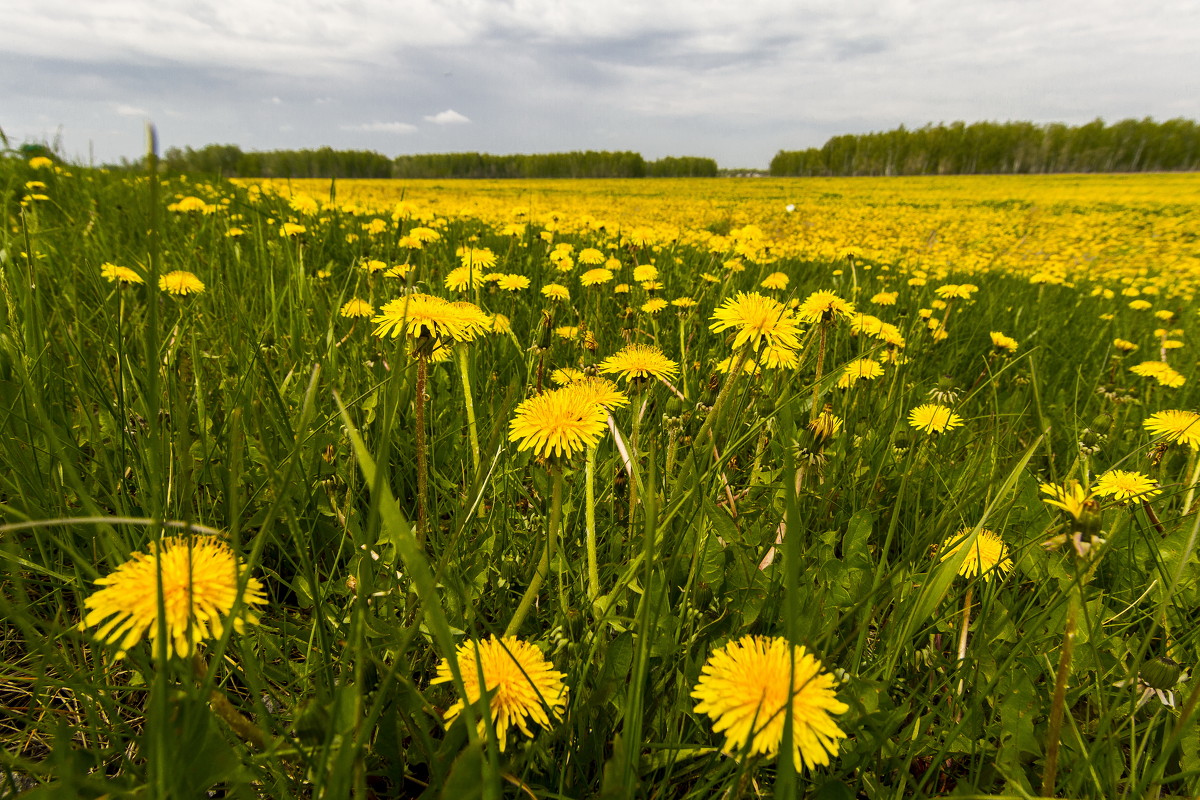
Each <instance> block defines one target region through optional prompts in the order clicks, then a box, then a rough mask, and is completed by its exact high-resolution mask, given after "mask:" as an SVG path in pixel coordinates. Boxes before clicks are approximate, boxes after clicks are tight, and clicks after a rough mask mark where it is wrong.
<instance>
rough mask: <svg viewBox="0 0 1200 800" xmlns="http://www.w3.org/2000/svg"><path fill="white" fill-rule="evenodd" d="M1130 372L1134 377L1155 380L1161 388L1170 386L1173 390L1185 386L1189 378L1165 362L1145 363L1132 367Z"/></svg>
mask: <svg viewBox="0 0 1200 800" xmlns="http://www.w3.org/2000/svg"><path fill="white" fill-rule="evenodd" d="M1129 371H1130V372H1132V373H1133V374H1134V375H1141V376H1142V377H1143V378H1153V379H1154V380H1156V381H1158V384H1159V386H1168V387H1170V388H1172V389H1175V388H1178V387H1180V386H1183V384H1184V383H1185V382H1186V381H1187V378H1185V377H1184V376H1183V375H1182V374H1181V373H1179V372H1176V371H1175V369H1174V368H1172V367H1171V365H1170V364H1167V363H1166V362H1164V361H1143V362H1142V363H1141V364H1137V365H1136V366H1133V367H1130V368H1129Z"/></svg>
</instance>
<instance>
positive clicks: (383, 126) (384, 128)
mask: <svg viewBox="0 0 1200 800" xmlns="http://www.w3.org/2000/svg"><path fill="white" fill-rule="evenodd" d="M338 127H340V128H341V129H342V130H344V131H358V132H361V133H416V131H417V126H416V125H410V124H408V123H407V122H364V123H363V124H361V125H339V126H338Z"/></svg>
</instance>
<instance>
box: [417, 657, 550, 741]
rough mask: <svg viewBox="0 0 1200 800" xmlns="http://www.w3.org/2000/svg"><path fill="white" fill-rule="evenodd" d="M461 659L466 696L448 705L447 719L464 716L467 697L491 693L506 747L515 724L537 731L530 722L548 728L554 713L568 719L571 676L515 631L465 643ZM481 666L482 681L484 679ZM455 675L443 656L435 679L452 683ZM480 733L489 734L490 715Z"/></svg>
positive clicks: (494, 717)
mask: <svg viewBox="0 0 1200 800" xmlns="http://www.w3.org/2000/svg"><path fill="white" fill-rule="evenodd" d="M455 660H456V661H457V662H458V672H459V675H461V676H462V682H463V689H464V690H465V693H466V698H459V699H458V700H457V701H456V702H455V703H454V705H452V706H450V708H449V709H447V710H446V722H452V721H453V720H454V719H455V718H456V717H458V715H459V714H461V713H462V711H463V708H465V706H466V704H467V703H470V704H472V705H474V704H476V703H477V702H479V699H480V698H481V697H483V696H484V694H491V700H490V701H489V708H490V712H491V717H492V724H493V725H494V726H495V728H496V736H497V737H498V738H499V740H500V741H499V745H500V750H501V751H503V750H504V747H505V743H506V740H507V738H508V731H509V728H513V727H515V728H517V729H518V730H520V731H521V733H523V734H525V735H526V736H533V731H532V730H531V729H530V727H529V723H530V722H534V723H537V724H538V725H539V726H541V727H543V728H548V727H550V717H551V716H553V717H554V718H555V719H559V720H561V719H562V712H563V711H564V709H566V707H567V686H566V684H565V683H563V678H564V677H566V676H565V675H564V674H563V673H561V672H559V671H558V670H556V669H554V665H553V664H551V663H550V662H549V661H547V660H546V657H545V656H544V655H542V651H541V650H539V649H538V648H537V647H535V646H534V645H532V644H529V643H528V642H523V641H521V640H520V639H518V638H516V637H515V636H506V637H504V638H503V639H497V638H496V637H495V636H493V637H491V638H490V639H487V640H486V641H483V642H465V643H463V644H461V645H459V646H458V649H457V650H456V651H455ZM481 672H482V673H483V684H482V686H481V685H480V682H479V676H480V673H481ZM451 675H452V673H451V671H450V661H449V659H445V658H443V659H442V662H441V663H440V664H438V669H437V677H435V678H434V679H433V680H432V681H430V683H431V684H438V683H449V682H450V681H451V680H452V677H451ZM479 734H480V735H481V736H486V735H487V724H486V721H485V720H480V721H479Z"/></svg>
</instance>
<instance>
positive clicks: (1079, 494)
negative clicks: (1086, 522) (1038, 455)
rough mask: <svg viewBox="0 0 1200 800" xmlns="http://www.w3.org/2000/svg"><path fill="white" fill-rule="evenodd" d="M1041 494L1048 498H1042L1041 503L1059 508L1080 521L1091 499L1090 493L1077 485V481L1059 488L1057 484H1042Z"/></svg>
mask: <svg viewBox="0 0 1200 800" xmlns="http://www.w3.org/2000/svg"><path fill="white" fill-rule="evenodd" d="M1041 492H1042V494H1045V495H1048V497H1043V498H1042V502H1043V503H1045V504H1046V505H1048V506H1054V507H1055V508H1061V509H1062V510H1063V511H1065V512H1067V513H1068V514H1070V515H1071V517H1072V518H1073V519H1076V520H1078V519H1080V518H1081V517H1082V516H1083V514H1084V512H1085V511H1087V510H1088V508H1087V506H1088V504H1089V503H1090V502H1092V497H1093V494H1092V492H1089V491H1088V490H1086V489H1084V488H1083V487H1082V486H1080V485H1079V481H1068V482H1067V483H1064V484H1062V485H1061V486H1060V485H1059V484H1057V483H1043V484H1042V485H1041Z"/></svg>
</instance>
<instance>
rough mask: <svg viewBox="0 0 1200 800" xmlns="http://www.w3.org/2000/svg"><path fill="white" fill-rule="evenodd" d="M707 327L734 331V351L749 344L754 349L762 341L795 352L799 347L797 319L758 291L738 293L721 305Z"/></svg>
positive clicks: (716, 330)
mask: <svg viewBox="0 0 1200 800" xmlns="http://www.w3.org/2000/svg"><path fill="white" fill-rule="evenodd" d="M711 319H712V320H713V323H712V325H710V326H709V328H710V329H711V330H712V331H713V332H715V333H720V332H721V331H724V330H729V329H730V328H733V329H735V330H736V331H737V335H736V336H734V338H733V349H734V350H738V349H740V348H741V347H742V346H743V345H745V344H747V343H748V344H750V346H751V347H752V348H754V349H755V350H757V349H758V347H759V346H760V345H761V344H762V343H763V342H764V341H765V342H766V343H767V344H768V345H773V346H777V347H786V348H789V349H792V350H795V349H796V348H798V347H799V346H800V339H799V336H800V329H799V327H798V326H797V325H796V316H795V315H794V314H793V313H792V312H791V311H790V310H788V308H787V307H786V306H784V305H783V304H782V303H780V302H779V301H778V300H775V299H773V298H770V297H765V296H763V295H761V294H758V293H757V292H754V293H749V292H738V294H737V296H736V297H732V298H730V299H728V300H726V301H725V302H724V303H722V304H721V306H720V307H719V308H717V309H716V311H714V312H713V315H712V317H711Z"/></svg>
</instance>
